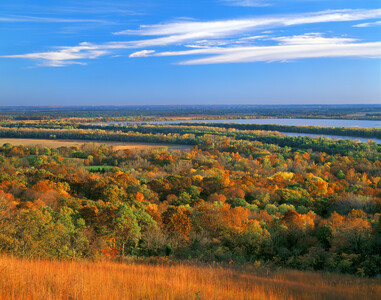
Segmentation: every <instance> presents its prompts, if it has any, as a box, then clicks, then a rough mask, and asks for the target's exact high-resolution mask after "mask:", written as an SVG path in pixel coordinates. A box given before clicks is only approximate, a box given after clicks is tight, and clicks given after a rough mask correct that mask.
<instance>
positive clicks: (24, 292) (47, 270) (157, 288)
mask: <svg viewBox="0 0 381 300" xmlns="http://www.w3.org/2000/svg"><path fill="white" fill-rule="evenodd" d="M261 273H263V274H261ZM265 274H266V272H264V271H263V270H262V272H259V273H258V272H249V271H237V269H230V268H222V267H218V266H213V267H211V266H206V265H204V266H203V265H200V266H196V265H187V264H178V265H168V264H156V265H152V264H142V263H116V262H109V261H103V262H88V261H82V262H73V261H71V262H64V261H43V260H27V259H17V258H13V257H8V256H2V257H1V258H0V276H1V278H2V279H1V281H0V298H1V299H90V298H91V299H335V300H336V299H377V295H379V294H380V293H381V286H380V284H379V283H380V282H379V280H377V279H363V278H356V277H354V276H350V275H346V276H345V275H344V276H343V275H340V276H339V275H329V274H324V273H318V272H314V273H313V272H301V271H291V270H283V271H280V272H277V273H274V274H271V273H270V275H265ZM137 287H139V288H137ZM90 295H91V296H90Z"/></svg>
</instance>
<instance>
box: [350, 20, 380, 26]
mask: <svg viewBox="0 0 381 300" xmlns="http://www.w3.org/2000/svg"><path fill="white" fill-rule="evenodd" d="M373 26H381V21H376V22H369V23H361V24H356V25H353V27H373Z"/></svg>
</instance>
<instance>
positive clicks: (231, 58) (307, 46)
mask: <svg viewBox="0 0 381 300" xmlns="http://www.w3.org/2000/svg"><path fill="white" fill-rule="evenodd" d="M272 40H274V41H277V42H278V45H275V46H245V47H226V48H221V47H214V48H204V49H195V50H185V51H167V52H158V53H151V54H150V56H185V55H207V56H208V57H204V58H200V59H193V60H187V61H183V62H180V63H179V64H181V65H200V64H217V63H243V62H258V61H265V62H274V61H289V60H295V59H303V58H318V57H368V58H378V57H381V50H380V49H381V42H373V43H355V41H356V40H355V39H349V38H338V37H333V38H326V37H323V36H322V35H321V34H319V33H312V34H305V35H299V36H290V37H274V38H272ZM147 54H148V53H147ZM146 56H148V55H146ZM131 57H133V54H132V56H131Z"/></svg>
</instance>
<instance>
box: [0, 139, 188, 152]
mask: <svg viewBox="0 0 381 300" xmlns="http://www.w3.org/2000/svg"><path fill="white" fill-rule="evenodd" d="M90 142H93V141H83V140H48V139H17V138H0V145H3V144H6V143H10V144H12V145H14V146H19V145H24V146H31V145H41V146H43V147H53V148H59V147H73V146H74V147H81V146H82V145H83V144H86V143H90ZM94 143H96V144H105V145H107V146H113V147H114V149H115V150H125V149H144V148H159V147H168V148H169V149H179V150H184V149H190V148H192V147H191V146H187V145H174V144H150V143H123V142H110V141H102V142H100V141H94Z"/></svg>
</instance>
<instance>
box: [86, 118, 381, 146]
mask: <svg viewBox="0 0 381 300" xmlns="http://www.w3.org/2000/svg"><path fill="white" fill-rule="evenodd" d="M131 123H153V124H172V123H240V124H277V125H295V126H303V125H307V126H321V127H363V128H381V121H370V120H344V119H219V120H199V119H198V120H175V121H151V122H127V123H126V122H109V123H107V122H104V123H94V125H110V124H126V125H127V124H131ZM282 133H284V134H285V135H288V136H310V137H327V138H331V139H348V140H354V141H361V142H367V141H368V140H369V139H370V138H364V137H354V136H337V135H325V134H312V133H295V132H282ZM372 140H373V141H375V142H376V143H381V139H377V138H372Z"/></svg>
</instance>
